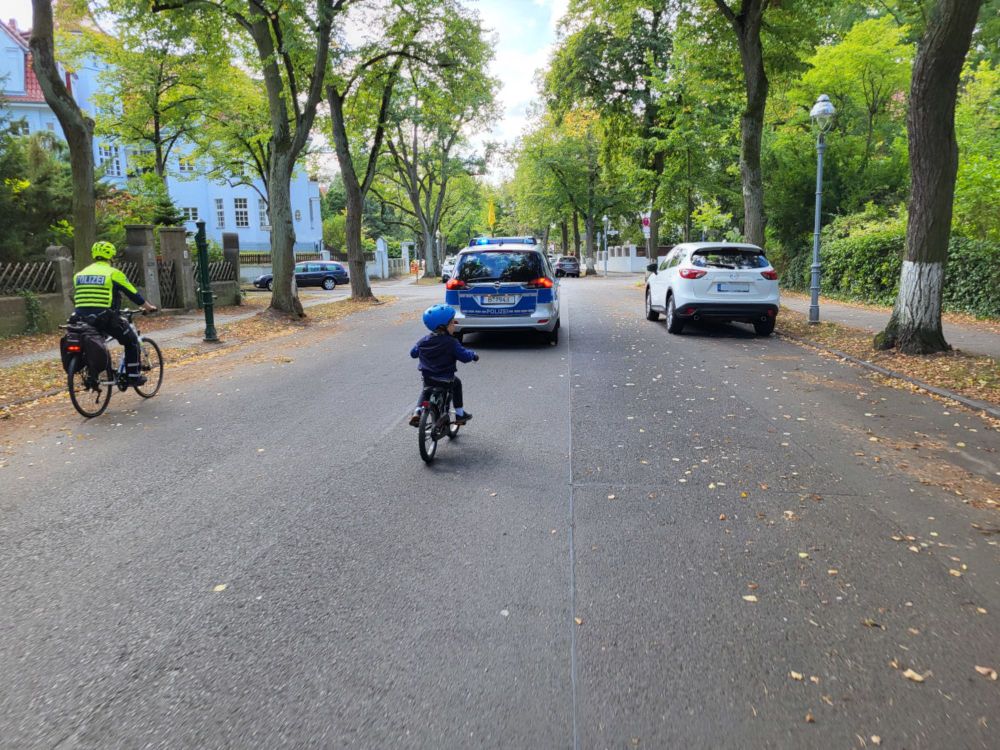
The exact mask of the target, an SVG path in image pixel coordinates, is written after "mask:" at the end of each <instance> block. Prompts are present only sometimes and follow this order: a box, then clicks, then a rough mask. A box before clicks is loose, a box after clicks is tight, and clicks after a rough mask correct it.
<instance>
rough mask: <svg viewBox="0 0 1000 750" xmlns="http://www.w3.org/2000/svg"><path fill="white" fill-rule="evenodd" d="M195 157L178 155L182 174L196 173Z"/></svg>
mask: <svg viewBox="0 0 1000 750" xmlns="http://www.w3.org/2000/svg"><path fill="white" fill-rule="evenodd" d="M194 167H195V165H194V157H193V156H179V157H177V171H178V172H179V173H180V174H194V171H195V170H194Z"/></svg>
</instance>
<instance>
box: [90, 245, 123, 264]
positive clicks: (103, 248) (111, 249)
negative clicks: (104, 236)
mask: <svg viewBox="0 0 1000 750" xmlns="http://www.w3.org/2000/svg"><path fill="white" fill-rule="evenodd" d="M117 254H118V250H117V249H116V248H115V246H114V245H112V244H111V243H110V242H107V241H105V240H101V241H99V242H95V243H94V244H93V245H92V246H91V248H90V255H91V257H93V258H95V259H96V258H103V259H104V260H111V259H112V258H114V257H115V256H116V255H117Z"/></svg>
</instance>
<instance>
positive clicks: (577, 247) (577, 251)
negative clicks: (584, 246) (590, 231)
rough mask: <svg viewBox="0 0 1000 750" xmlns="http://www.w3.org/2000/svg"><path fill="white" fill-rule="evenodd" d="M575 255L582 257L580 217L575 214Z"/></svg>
mask: <svg viewBox="0 0 1000 750" xmlns="http://www.w3.org/2000/svg"><path fill="white" fill-rule="evenodd" d="M573 253H574V254H575V255H576V257H577V258H579V257H580V215H579V214H578V213H577V212H576V211H574V212H573Z"/></svg>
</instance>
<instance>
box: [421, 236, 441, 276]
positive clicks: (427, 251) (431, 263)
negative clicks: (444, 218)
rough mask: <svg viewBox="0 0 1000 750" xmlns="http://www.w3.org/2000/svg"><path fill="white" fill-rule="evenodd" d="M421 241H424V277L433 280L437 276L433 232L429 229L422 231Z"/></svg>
mask: <svg viewBox="0 0 1000 750" xmlns="http://www.w3.org/2000/svg"><path fill="white" fill-rule="evenodd" d="M422 234H423V240H424V276H426V277H428V278H434V277H435V276H437V275H438V262H437V252H436V250H435V245H436V242H435V240H434V232H432V231H431V230H429V229H426V228H425V229H424V230H423V233H422Z"/></svg>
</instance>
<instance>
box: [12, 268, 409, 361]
mask: <svg viewBox="0 0 1000 750" xmlns="http://www.w3.org/2000/svg"><path fill="white" fill-rule="evenodd" d="M399 283H400V282H399V281H398V280H396V279H391V280H387V281H384V282H373V283H372V289H373V290H377V289H380V288H384V287H391V286H395V285H397V284H399ZM347 299H350V295H349V290H348V294H347V295H345V296H337V297H334V298H331V297H328V296H323V297H314V298H310V299H304V300H302V307H303V308H306V309H308V308H310V307H314V306H315V305H326V304H330V303H331V302H342V301H343V300H347ZM264 309H265V308H262V307H251V308H248V309H247V311H246V312H239V313H232V314H229V315H216V316H215V325H216V326H222V325H226V324H227V323H235V322H237V321H240V320H246V319H247V318H252V317H254V316H255V315H257V314H259V313H261V312H263V311H264ZM171 317H172V319H173V320H174V321H176V323H175V324H174V325H172V326H170V327H169V328H158V329H157V330H156V331H155V332H151V333H150V337H151V338H154V339H155V340H156V343H158V344H161V345H163V346H167V345H169V344H171V343H172V342H175V341H177V340H178V339H182V338H185V337H190V336H192V335H194V336H195V337H197V336H199V335H200V334H202V333H203V332H204V330H205V314H204V313H203V312H202V311H201V310H198V311H195V312H187V313H181V314H178V315H172V316H171ZM188 343H190V342H188ZM58 357H59V352H58V347H57V348H56V349H54V350H46V351H40V352H32V353H31V354H19V355H15V356H12V357H0V367H14V366H16V365H23V364H27V363H29V362H42V361H45V360H48V359H57V358H58Z"/></svg>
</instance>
